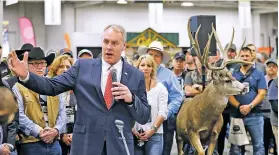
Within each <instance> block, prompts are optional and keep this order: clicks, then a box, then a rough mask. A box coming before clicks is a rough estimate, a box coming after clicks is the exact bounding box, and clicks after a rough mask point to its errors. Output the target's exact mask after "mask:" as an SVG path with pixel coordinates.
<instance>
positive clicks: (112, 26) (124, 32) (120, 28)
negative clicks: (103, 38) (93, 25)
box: [104, 24, 127, 43]
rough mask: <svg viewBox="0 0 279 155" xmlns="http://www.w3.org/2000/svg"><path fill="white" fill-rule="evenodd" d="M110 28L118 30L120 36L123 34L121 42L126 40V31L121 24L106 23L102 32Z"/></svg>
mask: <svg viewBox="0 0 279 155" xmlns="http://www.w3.org/2000/svg"><path fill="white" fill-rule="evenodd" d="M110 28H112V29H113V30H114V31H116V32H120V33H121V34H122V36H123V42H124V43H125V42H126V38H127V33H126V30H125V29H124V28H123V27H122V26H120V25H116V24H112V25H108V26H106V27H105V29H104V32H105V31H106V30H107V29H110Z"/></svg>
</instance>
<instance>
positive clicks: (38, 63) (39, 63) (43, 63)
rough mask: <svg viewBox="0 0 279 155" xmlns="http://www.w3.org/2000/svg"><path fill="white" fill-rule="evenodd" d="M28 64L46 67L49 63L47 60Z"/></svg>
mask: <svg viewBox="0 0 279 155" xmlns="http://www.w3.org/2000/svg"><path fill="white" fill-rule="evenodd" d="M28 64H30V65H32V66H34V67H38V66H39V65H40V66H42V67H46V66H47V63H46V62H29V63H28Z"/></svg>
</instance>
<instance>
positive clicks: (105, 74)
mask: <svg viewBox="0 0 279 155" xmlns="http://www.w3.org/2000/svg"><path fill="white" fill-rule="evenodd" d="M122 64H123V62H122V59H120V60H119V61H118V62H117V63H116V64H115V65H113V66H112V67H111V65H110V64H108V63H107V62H105V60H104V59H103V58H102V75H101V89H102V93H103V95H104V93H105V89H106V85H107V79H108V75H109V73H110V70H111V69H112V68H114V69H116V70H117V82H120V80H121V74H122V66H123V65H122ZM110 67H111V68H110ZM109 68H110V70H108V69H109Z"/></svg>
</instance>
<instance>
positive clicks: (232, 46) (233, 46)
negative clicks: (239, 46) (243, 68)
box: [225, 43, 236, 51]
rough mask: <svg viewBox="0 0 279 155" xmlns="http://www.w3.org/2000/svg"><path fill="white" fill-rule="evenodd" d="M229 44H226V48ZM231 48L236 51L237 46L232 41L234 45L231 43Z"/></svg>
mask: <svg viewBox="0 0 279 155" xmlns="http://www.w3.org/2000/svg"><path fill="white" fill-rule="evenodd" d="M228 46H229V43H228V44H227V45H226V46H225V49H226V48H228ZM230 49H233V50H234V51H236V46H235V44H234V43H232V45H231V48H230Z"/></svg>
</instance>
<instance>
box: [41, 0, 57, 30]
mask: <svg viewBox="0 0 279 155" xmlns="http://www.w3.org/2000/svg"><path fill="white" fill-rule="evenodd" d="M44 6H45V25H61V0H45V5H44Z"/></svg>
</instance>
